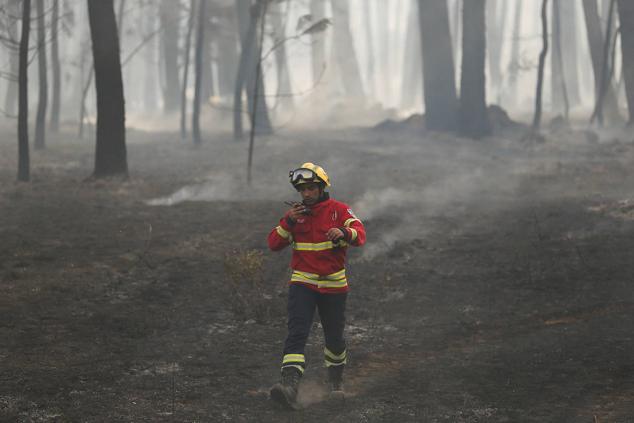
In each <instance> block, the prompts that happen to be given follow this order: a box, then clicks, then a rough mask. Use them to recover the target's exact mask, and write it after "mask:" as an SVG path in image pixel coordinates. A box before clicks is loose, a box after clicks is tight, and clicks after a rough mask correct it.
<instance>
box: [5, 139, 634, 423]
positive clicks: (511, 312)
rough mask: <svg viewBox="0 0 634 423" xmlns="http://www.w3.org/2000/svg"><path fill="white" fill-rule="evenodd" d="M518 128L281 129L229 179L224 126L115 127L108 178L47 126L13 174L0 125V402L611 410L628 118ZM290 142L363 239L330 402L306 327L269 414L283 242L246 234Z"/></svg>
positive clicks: (617, 371)
mask: <svg viewBox="0 0 634 423" xmlns="http://www.w3.org/2000/svg"><path fill="white" fill-rule="evenodd" d="M69 138H71V137H70V136H69ZM520 138H521V137H520V136H519V135H518V134H508V135H507V136H499V137H496V138H490V139H485V140H481V141H471V140H465V139H459V138H455V137H449V136H446V135H439V134H425V135H424V136H422V137H421V135H417V134H415V133H412V132H408V131H407V130H406V129H402V130H398V129H394V128H392V129H391V130H390V131H379V130H369V129H349V130H323V131H313V132H310V131H304V132H292V131H290V130H289V131H288V132H286V133H284V134H281V135H277V136H274V137H267V138H259V139H257V144H256V149H255V158H254V161H255V167H254V172H253V175H254V184H253V186H252V187H248V186H246V184H245V183H244V181H245V173H246V172H245V170H244V169H245V163H246V152H247V144H246V142H234V141H233V140H231V138H230V137H229V136H228V135H226V134H224V135H223V134H218V135H213V136H212V135H209V136H208V139H207V140H206V141H205V142H204V143H203V145H201V146H200V147H198V148H195V147H193V146H191V145H189V144H187V143H183V142H181V141H180V140H179V139H178V137H177V136H176V134H170V133H164V132H163V133H149V132H141V131H134V130H130V132H129V134H128V139H129V143H128V157H129V166H130V179H129V180H128V181H123V182H122V181H116V180H111V181H96V182H95V181H86V178H87V177H88V176H90V173H91V170H92V164H93V151H94V146H93V144H92V143H91V142H79V141H69V140H66V139H65V136H64V135H60V136H57V137H50V139H49V146H48V148H47V149H46V150H44V151H32V166H31V169H32V182H30V183H16V182H15V175H16V171H15V168H16V164H15V163H16V156H17V153H16V146H15V145H14V144H15V142H14V140H15V134H14V132H10V131H9V132H7V131H6V130H5V133H4V134H3V136H2V140H1V141H0V241H1V242H0V421H18V422H66V421H68V422H78V421H82V422H105V421H113V422H114V421H134V422H141V421H147V422H162V421H164V422H172V421H174V422H194V421H196V422H216V421H236V422H276V421H289V422H292V421H296V422H325V421H332V422H406V421H407V422H409V421H411V422H539V423H543V422H588V423H590V422H633V421H634V362H633V361H632V356H633V351H634V289H633V286H632V284H633V283H634V253H633V252H634V141H633V135H632V134H626V133H619V134H617V135H608V134H602V136H601V139H600V140H599V141H597V140H593V139H592V138H591V137H590V138H589V137H586V135H585V134H584V133H583V132H571V131H560V132H558V133H550V134H547V135H546V139H545V142H543V143H532V142H526V141H521V140H520ZM304 161H315V162H317V163H321V164H323V165H324V167H325V168H326V169H327V170H328V171H329V172H330V174H331V178H332V180H333V187H332V190H331V191H332V194H333V196H334V197H335V198H337V199H339V200H342V201H344V202H347V203H349V204H350V205H351V206H352V207H353V209H354V211H355V212H356V213H357V214H358V215H359V217H360V218H361V219H362V220H363V221H364V223H365V225H366V229H367V233H368V243H367V245H366V246H365V247H364V248H362V249H353V250H351V251H350V252H349V279H350V285H351V293H350V296H349V302H348V314H347V317H348V320H347V322H348V325H347V330H346V333H347V340H348V349H349V365H348V368H347V371H346V388H347V392H348V397H347V399H346V402H345V404H343V405H341V404H338V405H334V404H330V403H329V402H328V401H326V400H325V394H326V391H325V387H324V384H323V381H324V379H325V371H324V369H323V367H322V360H323V359H322V348H323V344H322V343H323V336H322V334H321V333H320V332H321V329H320V327H319V326H318V324H317V323H315V326H314V328H313V333H312V335H311V338H310V341H309V345H308V347H307V357H308V361H309V365H308V369H307V372H306V376H305V378H304V381H303V382H302V383H303V384H302V387H301V391H300V397H301V401H302V403H303V404H304V405H305V407H304V409H303V410H301V411H297V412H289V411H285V410H283V409H281V408H280V407H278V406H276V404H273V403H271V401H270V400H269V399H268V389H269V387H270V386H271V385H272V384H273V383H274V382H276V381H277V380H278V377H279V365H280V359H281V350H282V343H283V340H284V337H285V334H286V321H285V318H286V314H285V295H286V283H287V278H288V276H289V271H288V260H289V252H288V251H287V252H283V253H279V254H274V253H272V252H269V251H268V250H267V247H266V236H267V234H268V232H269V231H270V230H271V229H272V228H273V227H274V226H275V225H276V224H277V221H278V219H279V218H280V216H281V215H282V214H283V213H284V211H285V209H286V207H287V206H285V205H284V203H283V201H284V200H292V199H294V198H295V196H296V195H297V194H296V193H294V192H293V190H292V189H291V187H290V185H289V184H288V181H287V173H288V170H289V169H292V168H293V167H294V166H297V165H298V164H300V163H302V162H304ZM253 251H255V253H254V252H253ZM236 263H237V265H238V266H243V269H242V270H236V268H235V265H236ZM232 265H233V266H232Z"/></svg>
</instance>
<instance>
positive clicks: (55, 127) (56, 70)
mask: <svg viewBox="0 0 634 423" xmlns="http://www.w3.org/2000/svg"><path fill="white" fill-rule="evenodd" d="M60 1H61V0H53V17H52V18H51V69H52V71H53V75H52V79H53V92H52V94H53V98H52V99H51V120H50V129H51V131H53V132H58V131H59V108H60V102H61V99H60V90H61V84H62V78H61V71H60V61H59V2H60Z"/></svg>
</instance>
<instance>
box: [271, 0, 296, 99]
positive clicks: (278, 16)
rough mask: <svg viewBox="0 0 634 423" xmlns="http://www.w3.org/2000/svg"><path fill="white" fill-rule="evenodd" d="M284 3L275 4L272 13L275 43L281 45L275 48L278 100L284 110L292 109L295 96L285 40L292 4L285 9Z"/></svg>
mask: <svg viewBox="0 0 634 423" xmlns="http://www.w3.org/2000/svg"><path fill="white" fill-rule="evenodd" d="M283 4H284V3H278V4H277V5H275V9H274V10H273V12H272V13H271V19H272V24H273V28H274V31H275V32H274V43H275V44H279V46H278V47H277V48H276V49H275V50H274V52H273V53H274V54H275V69H276V74H277V95H278V98H277V102H278V104H279V106H280V108H281V109H282V110H285V109H289V110H290V109H292V107H293V97H292V96H290V95H289V94H290V93H291V81H290V72H289V69H288V60H287V57H286V43H285V42H284V41H283V40H284V39H285V37H286V23H287V22H288V15H289V14H288V12H289V9H290V4H289V3H288V2H287V3H286V10H284V9H283Z"/></svg>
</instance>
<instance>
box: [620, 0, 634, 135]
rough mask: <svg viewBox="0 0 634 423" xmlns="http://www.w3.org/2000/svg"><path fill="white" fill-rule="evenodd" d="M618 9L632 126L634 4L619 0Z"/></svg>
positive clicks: (629, 120) (633, 111)
mask: <svg viewBox="0 0 634 423" xmlns="http://www.w3.org/2000/svg"><path fill="white" fill-rule="evenodd" d="M618 8H619V20H620V22H621V54H622V56H623V64H622V66H623V69H622V72H623V80H624V81H625V97H626V99H627V109H628V111H629V119H628V125H632V123H634V2H632V1H631V0H619V2H618Z"/></svg>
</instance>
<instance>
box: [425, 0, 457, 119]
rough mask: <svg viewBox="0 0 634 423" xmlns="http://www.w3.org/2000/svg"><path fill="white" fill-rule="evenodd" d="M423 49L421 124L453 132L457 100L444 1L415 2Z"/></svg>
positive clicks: (447, 18)
mask: <svg viewBox="0 0 634 423" xmlns="http://www.w3.org/2000/svg"><path fill="white" fill-rule="evenodd" d="M418 6H419V7H418V12H419V19H420V29H421V45H422V49H423V81H424V82H423V85H424V88H423V91H424V99H425V124H426V127H427V129H430V130H434V131H453V130H455V129H456V121H457V116H458V100H457V99H456V82H455V70H454V62H453V56H452V54H453V53H452V51H453V49H452V47H451V35H450V33H449V16H448V11H447V2H446V1H445V0H419V3H418Z"/></svg>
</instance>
